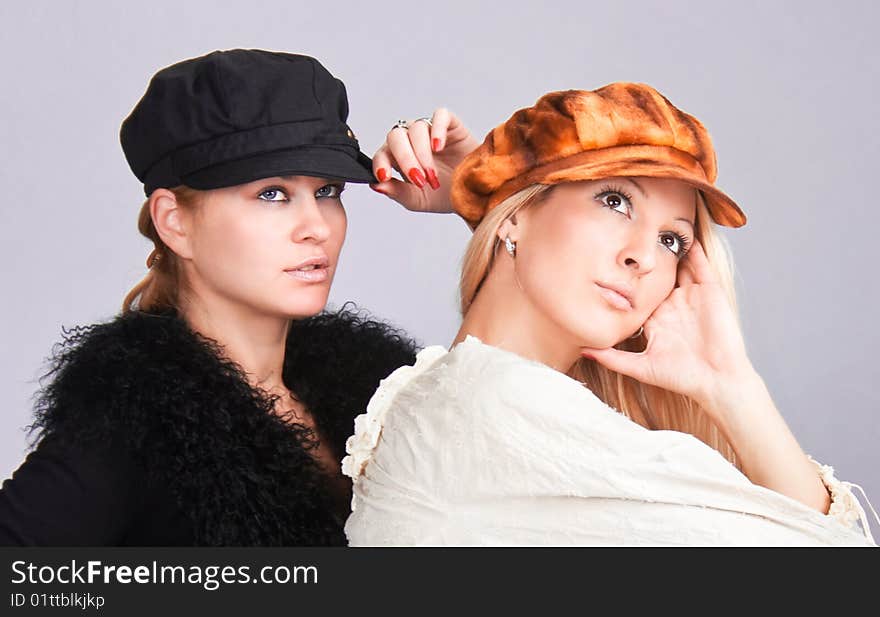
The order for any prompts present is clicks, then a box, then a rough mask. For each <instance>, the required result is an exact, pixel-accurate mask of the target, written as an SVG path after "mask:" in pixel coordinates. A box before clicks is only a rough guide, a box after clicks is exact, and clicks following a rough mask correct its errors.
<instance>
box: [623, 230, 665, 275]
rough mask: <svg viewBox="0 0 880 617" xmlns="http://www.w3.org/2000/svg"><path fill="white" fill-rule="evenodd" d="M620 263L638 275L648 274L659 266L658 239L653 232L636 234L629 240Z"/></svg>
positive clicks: (624, 247)
mask: <svg viewBox="0 0 880 617" xmlns="http://www.w3.org/2000/svg"><path fill="white" fill-rule="evenodd" d="M618 263H620V265H622V266H623V267H624V268H626V269H628V270H632V271H633V272H635V273H636V274H646V273H648V272H650V271H651V270H653V269H654V266H655V265H656V264H657V237H656V233H654V232H653V231H652V232H650V233H649V232H635V233H633V234H632V235H631V236H630V237H629V238H627V240H626V242H625V244H624V246H623V248H622V249H621V251H620V253H619V255H618Z"/></svg>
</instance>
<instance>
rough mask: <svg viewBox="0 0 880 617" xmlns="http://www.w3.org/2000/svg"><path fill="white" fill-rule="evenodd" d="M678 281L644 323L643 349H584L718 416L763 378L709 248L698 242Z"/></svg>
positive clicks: (607, 364) (614, 367)
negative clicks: (749, 354)
mask: <svg viewBox="0 0 880 617" xmlns="http://www.w3.org/2000/svg"><path fill="white" fill-rule="evenodd" d="M678 283H679V284H678V286H677V287H676V288H675V289H673V290H672V293H671V294H669V296H668V297H667V298H666V299H665V300H664V301H663V302H662V303H661V304H660V306H658V307H657V309H656V310H655V311H654V312H653V313H652V314H651V316H650V317H649V318H648V320H647V321H646V322H645V324H644V328H645V335H646V337H647V339H648V344H647V346H646V347H645V350H644V351H642V352H638V353H634V352H627V351H621V350H618V349H614V348H613V347H612V348H608V349H589V348H584V349H583V350H582V355H584V356H586V357H589V358H593V359H594V360H596V361H597V362H599V363H600V364H601V365H603V366H605V367H606V368H608V369H611V370H613V371H616V372H618V373H622V374H624V375H628V376H630V377H632V378H634V379H637V380H638V381H640V382H642V383H646V384H649V385H653V386H657V387H660V388H664V389H666V390H670V391H672V392H676V393H678V394H683V395H685V396H688V397H690V398H691V399H693V400H694V401H695V402H696V403H697V404H699V405H700V406H701V407H703V408H704V409H705V410H706V411H707V413H709V414H710V415H713V419H715V420H719V421H722V420H723V418H721V417H714V416H716V415H718V416H720V415H721V414H724V413H725V411H726V410H729V409H733V408H734V407H735V406H734V405H732V404H731V402H732V401H734V400H735V397H736V396H737V392H738V391H740V392H742V391H743V389H745V388H752V387H754V386H755V385H756V384H757V382H758V381H760V377H759V376H758V375H757V373H755V371H754V369H753V368H752V365H751V363H750V361H749V359H748V357H747V354H746V349H745V343H744V342H743V338H742V334H741V332H740V328H739V324H738V322H737V318H736V315H735V313H734V311H733V308H732V307H731V306H730V303H729V301H728V298H727V294H726V293H725V291H724V289H723V288H722V287H721V285H720V284H719V283H718V280H717V277H716V275H715V273H714V272H713V271H712V268H711V266H710V264H709V261H708V259H707V258H706V254H705V252H704V251H703V247H702V246H700V244H699V243H698V242H694V245H693V247H692V248H691V250H690V251H689V252H688V255H687V256H686V257H685V258H684V260H683V263H682V264H681V266H680V270H679V274H678Z"/></svg>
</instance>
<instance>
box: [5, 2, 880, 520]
mask: <svg viewBox="0 0 880 617" xmlns="http://www.w3.org/2000/svg"><path fill="white" fill-rule="evenodd" d="M542 4H544V6H541V5H542ZM878 18H880V11H878V9H877V8H875V7H874V6H872V3H870V2H838V3H835V5H834V7H831V6H829V3H827V2H821V3H820V2H755V1H752V2H748V1H746V2H738V3H721V2H717V3H716V2H706V1H705V0H702V1H699V2H683V1H677V2H673V1H671V0H666V1H663V2H613V3H612V2H583V1H578V2H550V3H538V2H530V3H512V2H503V3H502V2H497V3H480V2H474V1H469V2H446V3H439V2H432V3H418V2H394V1H387V0H383V1H382V2H350V3H344V2H314V1H312V2H298V1H271V2H270V1H263V2H260V1H251V2H246V3H245V2H234V3H233V2H217V1H210V2H209V1H199V2H192V1H190V2H181V1H179V0H178V1H175V2H168V1H161V0H151V2H149V3H143V2H140V3H133V2H132V3H125V2H109V1H106V2H62V1H58V2H36V1H29V2H4V3H2V4H0V23H2V24H3V36H2V38H0V75H2V80H3V81H2V86H0V188H2V200H0V230H2V234H3V241H2V242H0V269H2V270H0V271H2V275H3V282H4V285H3V292H2V293H3V301H2V303H0V311H2V312H0V327H2V347H0V374H2V375H3V377H2V383H0V476H2V477H6V476H8V475H9V474H11V473H12V471H13V470H14V469H15V468H16V467H17V466H18V464H19V463H20V461H21V460H22V458H23V456H24V454H25V448H26V441H25V434H24V432H23V431H22V427H24V426H25V425H27V424H28V422H29V420H30V417H31V416H30V414H31V406H32V402H31V397H32V395H33V393H34V391H35V389H36V387H37V383H36V379H37V377H38V376H39V375H40V374H41V370H42V368H43V366H44V365H43V361H44V358H45V357H46V356H47V355H48V353H49V351H50V349H51V347H52V344H53V342H55V341H57V340H58V339H59V336H60V330H61V327H62V325H64V326H72V325H75V324H85V323H88V322H92V321H95V320H102V319H107V318H110V317H111V316H112V315H113V314H114V313H115V312H116V311H117V310H118V308H119V305H120V303H121V301H122V298H123V296H124V294H125V293H126V291H127V290H128V289H129V288H130V287H131V286H132V285H133V284H134V283H135V282H136V281H137V280H139V279H140V277H141V276H142V275H143V274H144V272H145V267H144V259H145V258H146V256H147V253H148V251H149V247H148V245H147V242H146V240H144V239H142V238H141V237H140V235H139V234H138V233H137V230H136V217H137V213H138V209H139V207H140V205H141V203H142V201H143V193H142V192H141V187H140V185H139V184H138V182H137V181H136V180H135V178H134V176H133V175H132V174H131V173H130V171H129V169H128V168H127V166H126V163H125V160H124V158H123V156H122V152H121V149H120V147H119V143H118V130H119V124H120V122H121V121H122V119H123V118H124V117H125V115H126V114H127V113H128V112H129V110H130V109H131V107H132V106H133V105H134V103H135V102H136V101H137V100H138V98H139V97H140V96H141V94H142V93H143V91H144V89H145V88H146V85H147V82H148V80H149V77H150V76H151V75H152V74H153V73H154V72H155V71H156V70H158V69H159V68H161V67H163V66H166V65H168V64H171V63H173V62H176V61H178V60H181V59H184V58H188V57H192V56H196V55H201V54H203V53H206V52H208V51H212V50H214V49H226V48H232V47H262V48H267V49H275V50H283V51H292V52H301V53H308V54H311V55H314V56H316V57H318V58H320V59H321V60H322V62H323V63H324V64H325V65H326V66H327V67H328V68H329V69H330V70H331V71H332V72H333V73H335V74H336V75H338V76H339V77H340V78H342V79H343V80H344V81H345V83H346V85H347V87H348V93H349V98H350V101H351V106H352V113H351V116H350V124H351V126H352V127H354V130H355V131H356V132H357V134H358V137H359V138H360V141H361V144H362V147H363V149H364V150H366V151H367V152H369V153H372V152H373V151H374V150H375V148H376V147H377V146H378V145H379V144H380V143H381V141H382V139H383V137H384V134H385V131H386V130H387V129H388V127H389V126H390V125H391V124H392V122H393V121H394V120H395V119H397V118H398V117H416V116H419V115H422V114H428V113H429V112H430V111H431V110H432V109H433V108H434V107H436V106H438V105H445V106H448V107H450V108H451V109H453V110H454V111H456V112H458V113H459V114H460V115H461V116H462V117H463V118H464V119H465V121H466V123H467V124H468V126H469V127H470V128H471V129H472V130H473V131H474V132H475V133H476V134H478V135H480V136H481V137H482V135H484V134H485V133H486V132H487V131H488V130H489V129H491V128H492V127H493V126H495V125H496V124H498V123H499V122H501V121H502V120H504V119H506V118H507V117H508V116H509V115H510V113H511V112H512V111H513V110H514V109H517V108H519V107H523V106H526V105H530V104H531V103H533V102H534V100H535V99H536V98H537V97H538V96H539V95H541V94H543V93H544V92H547V91H550V90H554V89H563V88H585V89H593V88H596V87H599V86H601V85H604V84H606V83H608V82H611V81H624V80H625V81H643V82H647V83H650V84H652V85H653V86H655V87H657V88H658V89H659V90H661V91H662V92H663V93H665V94H666V95H667V96H668V97H669V98H670V99H671V100H672V101H673V102H674V103H676V104H677V105H679V106H681V107H682V108H684V109H685V110H687V111H689V112H691V113H693V114H694V115H696V116H697V117H699V118H700V119H701V120H703V122H704V123H705V124H706V125H707V126H708V128H709V130H710V132H711V133H712V136H713V138H714V141H715V145H716V149H717V151H718V153H719V168H720V174H719V186H721V187H722V188H724V189H725V190H727V191H728V192H729V193H731V194H732V195H733V196H734V197H735V198H736V199H737V200H738V201H739V203H740V204H741V205H742V206H743V208H744V209H745V210H746V212H747V213H748V215H749V224H748V225H747V226H746V227H745V228H743V229H740V230H736V231H731V232H727V233H726V234H725V235H726V236H727V237H728V238H729V240H730V242H731V245H732V247H733V249H734V255H735V257H736V262H737V265H738V285H739V293H740V296H739V297H740V303H741V309H742V313H743V323H744V328H745V332H746V338H747V341H748V344H749V349H750V353H751V358H752V361H753V363H754V364H755V365H756V367H757V368H758V369H759V371H760V373H761V375H762V376H763V377H764V379H765V381H766V382H767V383H768V385H769V388H770V391H771V392H772V393H773V395H774V397H775V400H776V403H777V405H778V407H779V408H780V410H781V411H782V413H783V415H784V416H785V418H786V419H787V421H788V422H789V424H790V426H791V428H792V430H793V431H794V433H795V435H796V436H797V437H798V439H799V440H800V443H801V444H802V446H803V448H804V450H805V451H807V452H808V453H810V454H812V455H813V456H814V457H816V458H818V459H820V460H822V461H824V462H826V463H828V464H832V465H833V466H834V467H835V468H836V470H837V474H838V477H840V478H842V479H846V480H849V481H852V482H856V483H859V484H861V485H863V486H864V488H865V490H866V491H867V492H868V495H869V496H871V497H873V499H874V502H875V503H877V504H878V505H880V473H878V465H880V452H878V449H877V448H876V444H877V443H878V441H880V440H878V438H880V423H878V421H877V418H876V413H877V411H878V409H880V394H878V391H877V389H876V386H877V384H878V383H880V368H878V362H877V359H876V358H877V357H876V351H875V350H876V347H877V343H878V334H877V324H876V319H875V316H876V314H877V301H878V297H880V294H878V291H877V286H876V281H877V264H878V252H877V251H878V249H877V246H878V244H877V242H876V235H877V234H876V230H877V224H878V215H877V206H876V201H877V191H878V188H877V186H876V184H875V179H876V175H875V174H874V173H873V172H874V171H875V168H876V164H877V160H878V155H880V138H878V130H880V116H878V113H877V98H878V94H880V86H878V83H880V74H878V73H880V70H878V67H880V62H878V51H880V44H878V42H877V40H876V38H875V36H874V32H873V30H874V29H875V26H876V24H877V23H878ZM346 197H347V199H346V205H347V210H348V213H349V221H350V226H349V237H348V241H347V244H346V246H345V249H344V251H343V257H342V264H341V271H340V273H339V275H338V276H337V279H336V282H335V285H334V288H333V293H332V296H331V302H332V303H334V304H336V305H338V304H339V303H341V302H343V301H345V300H347V299H352V300H356V301H357V302H358V303H359V304H360V305H362V306H364V307H367V308H369V309H370V310H371V311H372V312H373V313H374V314H376V315H378V316H381V317H383V318H386V319H388V320H390V321H392V322H394V323H396V324H398V325H399V326H401V327H403V328H405V329H406V330H408V331H409V332H410V333H411V334H413V335H414V336H416V337H417V338H418V339H419V340H420V341H421V342H422V343H424V344H433V343H441V344H444V345H446V344H448V343H449V341H450V340H451V338H452V337H453V335H454V333H455V332H456V330H457V323H458V315H457V312H456V303H455V289H456V283H457V279H458V269H459V265H460V263H461V254H462V250H463V248H464V246H465V243H466V241H467V239H468V236H469V233H468V231H467V228H466V226H465V225H464V224H463V223H462V222H461V221H460V220H458V219H456V218H455V217H453V216H446V215H417V214H412V213H409V212H406V211H405V210H403V209H402V208H399V207H397V206H396V205H394V204H392V203H391V202H388V201H386V200H384V198H381V197H380V196H379V195H376V194H375V193H373V192H372V191H370V190H369V189H368V188H366V187H358V186H351V187H350V189H349V192H347V194H346ZM874 530H875V533H877V532H878V529H877V526H876V524H875V527H874Z"/></svg>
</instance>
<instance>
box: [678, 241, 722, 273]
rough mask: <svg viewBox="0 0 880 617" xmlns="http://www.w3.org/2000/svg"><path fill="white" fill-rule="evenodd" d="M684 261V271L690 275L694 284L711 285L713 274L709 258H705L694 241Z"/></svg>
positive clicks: (699, 245)
mask: <svg viewBox="0 0 880 617" xmlns="http://www.w3.org/2000/svg"><path fill="white" fill-rule="evenodd" d="M684 261H685V268H684V270H686V271H688V272H689V273H690V275H691V277H692V281H693V282H694V283H711V282H714V281H715V279H716V277H715V272H714V270H712V265H711V264H710V263H709V258H708V257H706V253H705V251H703V247H702V245H701V244H700V243H699V242H698V241H696V240H694V244H693V246H692V247H691V248H690V250H689V251H688V254H687V256H686V257H685V259H684ZM679 277H680V275H679Z"/></svg>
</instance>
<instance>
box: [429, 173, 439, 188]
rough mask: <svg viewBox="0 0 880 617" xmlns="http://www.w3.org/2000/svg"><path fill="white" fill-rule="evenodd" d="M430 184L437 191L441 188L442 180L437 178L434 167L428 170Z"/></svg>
mask: <svg viewBox="0 0 880 617" xmlns="http://www.w3.org/2000/svg"><path fill="white" fill-rule="evenodd" d="M428 184H430V185H431V188H432V189H434V190H435V191H436V190H437V189H439V188H440V181H439V180H438V179H437V172H436V171H434V170H433V169H429V170H428Z"/></svg>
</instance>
